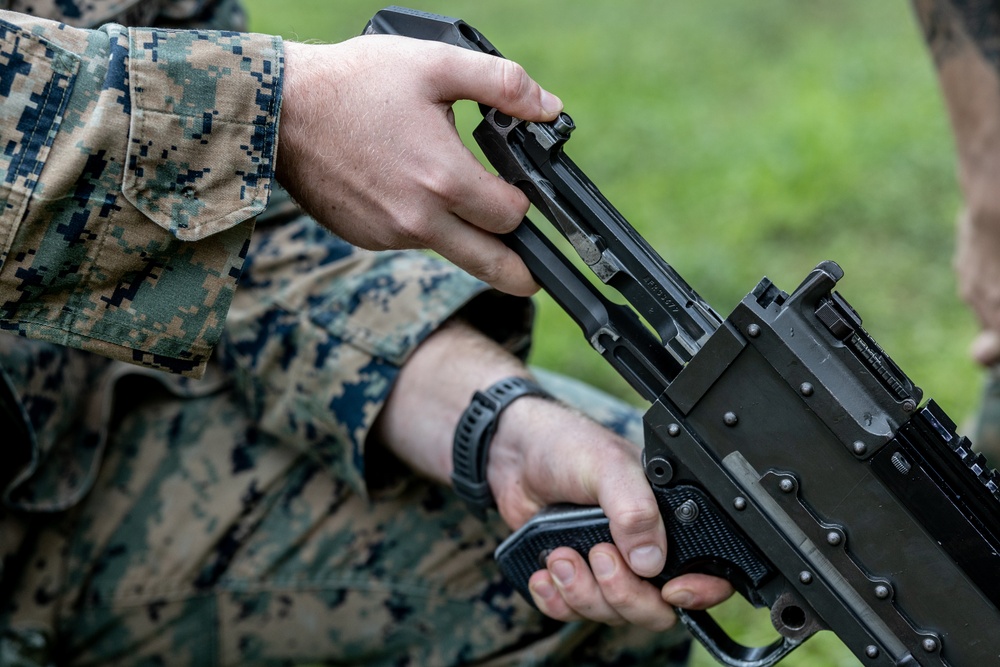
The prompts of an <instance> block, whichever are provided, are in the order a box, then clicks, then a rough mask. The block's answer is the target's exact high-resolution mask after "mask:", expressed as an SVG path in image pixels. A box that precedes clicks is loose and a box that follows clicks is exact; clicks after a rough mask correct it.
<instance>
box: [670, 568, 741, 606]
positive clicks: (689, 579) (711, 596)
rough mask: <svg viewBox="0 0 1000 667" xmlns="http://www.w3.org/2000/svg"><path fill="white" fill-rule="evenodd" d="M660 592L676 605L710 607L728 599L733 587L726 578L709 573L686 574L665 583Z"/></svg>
mask: <svg viewBox="0 0 1000 667" xmlns="http://www.w3.org/2000/svg"><path fill="white" fill-rule="evenodd" d="M660 593H661V595H662V596H663V599H664V600H665V601H666V602H667V603H668V604H671V605H673V606H674V607H681V608H682V609H708V608H709V607H714V606H715V605H717V604H719V603H720V602H724V601H725V600H728V599H729V598H730V597H731V596H732V594H733V587H732V585H731V584H730V583H729V582H728V581H726V580H725V579H720V578H718V577H713V576H710V575H707V574H684V575H681V576H679V577H676V578H674V579H671V580H670V581H668V582H667V583H666V584H664V585H663V588H662V589H661V591H660Z"/></svg>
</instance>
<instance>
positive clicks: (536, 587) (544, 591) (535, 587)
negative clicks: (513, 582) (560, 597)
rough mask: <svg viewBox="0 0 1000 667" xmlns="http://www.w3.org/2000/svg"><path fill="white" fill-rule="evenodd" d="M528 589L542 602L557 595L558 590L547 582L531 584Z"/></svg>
mask: <svg viewBox="0 0 1000 667" xmlns="http://www.w3.org/2000/svg"><path fill="white" fill-rule="evenodd" d="M528 588H529V590H531V592H532V593H534V594H535V596H536V597H538V598H541V599H542V600H548V599H550V598H551V597H552V596H553V595H555V594H556V589H555V588H554V587H553V586H552V584H550V583H549V582H547V581H542V582H540V583H537V584H529V585H528Z"/></svg>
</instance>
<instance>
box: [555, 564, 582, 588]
mask: <svg viewBox="0 0 1000 667" xmlns="http://www.w3.org/2000/svg"><path fill="white" fill-rule="evenodd" d="M549 571H550V572H552V576H553V577H554V578H555V580H556V582H557V583H558V584H559V585H560V586H568V585H569V584H570V583H572V581H573V577H574V576H576V568H574V567H573V564H572V563H570V562H569V561H568V560H557V561H554V562H553V563H552V565H550V566H549Z"/></svg>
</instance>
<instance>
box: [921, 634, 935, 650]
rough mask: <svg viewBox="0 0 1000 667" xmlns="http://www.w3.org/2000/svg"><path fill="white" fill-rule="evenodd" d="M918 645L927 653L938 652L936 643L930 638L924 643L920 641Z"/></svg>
mask: <svg viewBox="0 0 1000 667" xmlns="http://www.w3.org/2000/svg"><path fill="white" fill-rule="evenodd" d="M920 645H921V646H922V647H923V649H924V650H925V651H927V652H928V653H933V652H934V651H936V650H938V643H937V641H935V640H934V639H932V638H930V637H928V638H927V639H925V640H924V641H922V642H921V643H920Z"/></svg>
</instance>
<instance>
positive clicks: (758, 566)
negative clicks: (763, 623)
mask: <svg viewBox="0 0 1000 667" xmlns="http://www.w3.org/2000/svg"><path fill="white" fill-rule="evenodd" d="M653 493H654V495H655V496H656V502H657V505H658V506H659V508H660V514H661V515H662V517H663V524H664V526H665V528H666V530H667V541H668V548H667V563H666V566H665V567H664V569H663V571H662V572H660V574H658V575H657V576H655V577H652V578H650V579H649V580H650V581H651V582H652V583H654V584H655V585H657V586H662V585H663V584H664V583H665V582H666V581H668V580H669V579H671V578H673V577H675V576H678V575H680V574H685V573H688V572H702V573H706V574H711V575H714V576H718V577H722V578H724V579H727V580H728V581H729V582H730V583H732V584H733V587H734V588H735V589H736V590H737V591H738V592H739V593H740V594H741V595H743V597H745V598H746V599H747V600H748V601H749V602H750V603H751V604H753V605H755V606H758V607H761V606H767V603H766V601H765V600H763V599H762V597H761V595H760V593H759V590H760V588H761V586H763V585H764V584H765V583H766V582H767V581H769V580H770V579H771V578H772V577H773V576H774V575H775V570H774V569H773V568H772V566H771V565H770V563H768V561H766V560H765V559H764V558H763V557H762V556H761V555H760V554H759V553H757V551H756V549H754V548H753V546H751V544H750V543H749V542H748V541H747V540H746V539H745V538H744V537H743V536H742V533H740V532H739V531H738V530H736V528H735V527H734V526H733V524H732V523H731V522H730V520H729V519H728V518H727V517H726V516H725V515H724V514H723V513H722V512H720V511H719V510H718V508H717V507H716V506H715V504H714V503H713V502H712V501H711V500H710V499H709V498H708V496H706V495H705V493H704V492H703V491H701V489H699V488H697V487H694V486H689V485H678V486H673V487H656V486H654V487H653ZM612 541H613V540H612V539H611V530H610V527H609V524H608V518H607V517H606V516H605V515H604V513H603V512H602V511H601V509H600V508H599V507H582V506H578V505H554V506H551V507H548V508H546V509H544V510H543V511H541V512H539V513H538V514H537V515H535V516H534V517H533V518H532V519H531V520H530V521H528V523H526V524H525V525H524V526H522V527H521V528H520V529H519V530H517V531H516V532H515V533H514V534H513V535H511V536H510V537H509V538H507V539H506V540H505V541H504V542H503V543H502V544H501V545H500V546H499V547H498V548H497V550H496V553H495V558H496V561H497V564H498V565H499V567H500V570H501V572H503V574H504V576H505V577H506V578H507V580H508V581H510V582H511V583H512V584H513V585H514V587H515V588H516V589H517V590H518V592H520V593H521V595H523V596H524V597H525V599H527V600H528V601H531V595H530V593H529V592H528V579H529V578H530V577H531V575H532V574H534V573H535V572H536V571H537V570H540V569H542V568H544V567H545V561H546V558H547V557H548V555H549V554H550V553H551V552H552V550H553V549H555V548H556V547H560V546H567V547H570V548H572V549H575V550H576V551H577V552H579V553H580V554H581V555H582V556H583V557H584V558H586V557H587V554H588V552H589V551H590V549H591V547H593V546H594V545H596V544H600V543H602V542H612ZM678 615H679V617H680V619H681V620H682V621H683V622H684V624H685V625H686V626H687V627H688V629H689V630H690V631H691V632H692V634H693V635H694V636H695V638H696V639H698V640H699V641H700V642H701V643H702V644H704V645H705V647H706V648H707V649H708V650H709V652H710V653H712V655H713V656H715V658H716V659H717V660H719V661H720V662H721V663H722V664H725V665H729V666H731V667H764V666H765V665H773V664H774V663H776V662H778V661H779V660H781V658H782V657H784V656H785V655H787V654H788V653H789V652H790V651H791V650H792V649H794V648H795V647H796V646H798V645H799V644H800V643H801V642H800V641H798V640H794V639H789V638H779V639H778V640H777V641H775V642H774V643H773V644H771V645H769V646H765V647H745V646H742V645H739V644H737V643H736V642H734V641H733V640H731V639H730V638H729V637H728V635H726V634H725V631H724V630H722V629H721V628H720V627H719V626H718V625H717V624H716V623H715V621H714V620H712V618H711V616H709V615H708V614H707V613H706V612H695V611H685V610H678Z"/></svg>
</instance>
